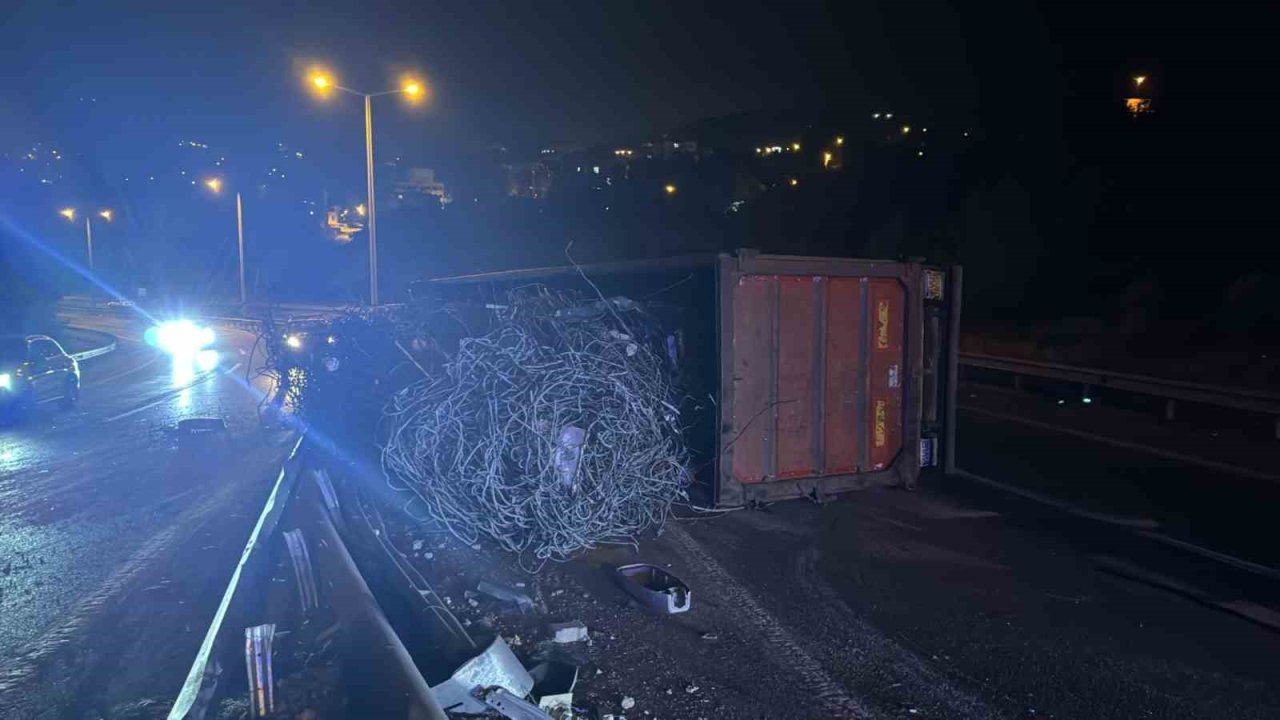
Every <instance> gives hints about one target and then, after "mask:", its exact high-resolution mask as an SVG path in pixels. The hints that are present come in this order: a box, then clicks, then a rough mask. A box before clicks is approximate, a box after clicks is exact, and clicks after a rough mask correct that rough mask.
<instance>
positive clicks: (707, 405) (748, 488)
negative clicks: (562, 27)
mask: <svg viewBox="0 0 1280 720" xmlns="http://www.w3.org/2000/svg"><path fill="white" fill-rule="evenodd" d="M587 280H589V281H590V285H589V284H588V283H587V282H586V281H587ZM530 283H541V284H545V285H548V286H552V287H558V288H574V289H578V290H585V291H587V292H592V293H594V292H595V291H596V290H597V289H598V291H599V292H600V293H602V294H604V295H605V296H615V295H622V296H626V297H629V298H631V299H633V300H636V301H638V302H640V303H642V304H643V305H644V307H645V308H646V309H647V310H648V311H649V312H650V313H651V314H652V315H654V317H655V319H657V320H658V321H659V323H660V324H661V326H662V327H663V329H664V331H666V332H668V333H670V334H669V336H668V338H667V345H668V348H669V354H670V355H671V357H672V360H673V363H674V364H675V365H676V366H677V367H678V372H679V374H680V379H681V384H682V387H683V388H684V390H685V392H686V395H687V400H686V403H685V406H684V407H682V408H681V417H682V421H683V423H684V425H685V428H686V429H685V435H686V440H687V442H688V444H689V446H690V448H691V450H692V452H693V455H694V458H695V467H697V468H699V471H698V473H697V478H696V480H695V488H694V489H695V492H696V491H698V490H699V489H700V490H701V491H702V493H701V494H704V495H706V497H704V498H702V499H704V500H706V501H710V502H714V503H715V504H716V505H717V506H720V507H731V506H738V505H743V504H748V503H759V502H771V501H774V500H782V499H787V498H794V497H813V498H819V499H820V498H823V497H825V496H828V495H831V494H834V493H839V492H843V491H845V490H852V489H856V488H861V487H867V486H872V485H904V486H910V485H912V484H913V483H915V481H916V479H917V478H918V477H919V474H920V472H921V470H922V469H923V468H927V467H931V466H935V465H939V464H942V463H943V462H944V461H945V459H946V458H949V457H952V455H953V453H954V432H953V429H954V408H955V400H954V393H955V368H956V364H955V363H956V357H957V342H958V329H959V314H960V288H961V273H960V269H959V268H942V267H935V266H931V265H928V264H925V263H921V262H915V261H910V262H894V261H880V260H863V259H846V258H822V257H797V256H788V255H763V254H759V253H756V252H753V251H747V250H740V251H738V252H737V253H734V254H719V255H707V256H690V257H678V258H666V259H661V260H645V261H632V262H622V263H610V264H597V265H580V266H566V267H551V268H533V269H524V270H513V271H507V272H498V273H485V274H479V275H467V276H459V277H449V278H438V279H433V280H427V281H421V282H418V283H415V285H414V286H413V294H414V297H415V299H418V300H424V299H428V298H430V299H432V300H446V301H458V300H465V299H470V300H472V301H482V300H483V301H484V302H495V301H496V299H497V298H499V297H500V296H501V292H502V291H503V290H505V289H510V288H513V287H517V286H521V285H527V284H530ZM592 285H594V287H592Z"/></svg>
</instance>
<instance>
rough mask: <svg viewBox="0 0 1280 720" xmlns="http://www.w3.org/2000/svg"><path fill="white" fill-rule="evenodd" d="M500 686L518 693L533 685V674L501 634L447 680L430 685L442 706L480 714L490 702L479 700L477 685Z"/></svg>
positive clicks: (522, 694) (518, 695) (519, 694)
mask: <svg viewBox="0 0 1280 720" xmlns="http://www.w3.org/2000/svg"><path fill="white" fill-rule="evenodd" d="M492 687H500V688H505V689H506V690H508V691H510V692H511V694H512V695H514V696H516V697H524V696H525V695H528V694H529V691H530V690H532V689H533V678H532V677H530V676H529V672H528V671H527V670H525V669H524V666H523V665H521V664H520V660H519V659H518V658H516V656H515V653H513V652H511V648H509V647H507V643H506V641H504V640H503V639H502V638H501V637H500V636H499V637H495V638H494V639H493V642H492V643H490V644H489V647H487V648H485V650H484V652H482V653H480V654H479V655H476V656H475V657H473V658H471V659H470V660H468V661H466V662H465V663H463V664H462V665H461V666H460V667H459V668H458V669H457V670H455V671H454V672H453V674H452V675H451V676H449V679H448V680H445V681H444V682H442V683H440V684H439V685H436V686H434V687H432V688H431V692H432V693H434V694H435V696H436V699H437V700H438V701H439V702H440V706H441V707H443V708H444V709H445V710H448V711H450V712H457V713H473V714H481V713H484V712H486V711H487V710H488V705H486V704H485V703H483V702H482V701H481V700H479V699H478V698H477V697H476V695H475V691H476V689H477V688H492Z"/></svg>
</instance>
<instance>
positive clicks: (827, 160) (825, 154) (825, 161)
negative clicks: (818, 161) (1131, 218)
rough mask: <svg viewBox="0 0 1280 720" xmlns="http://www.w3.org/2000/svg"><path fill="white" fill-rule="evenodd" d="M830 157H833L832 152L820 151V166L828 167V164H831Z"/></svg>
mask: <svg viewBox="0 0 1280 720" xmlns="http://www.w3.org/2000/svg"><path fill="white" fill-rule="evenodd" d="M832 157H833V156H832V154H831V153H830V152H828V151H824V152H823V153H822V167H829V166H830V165H831V158H832Z"/></svg>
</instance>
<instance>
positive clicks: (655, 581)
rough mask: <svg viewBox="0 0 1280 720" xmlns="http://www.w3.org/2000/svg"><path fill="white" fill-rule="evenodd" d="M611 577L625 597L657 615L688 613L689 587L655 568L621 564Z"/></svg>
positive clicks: (642, 564) (654, 566)
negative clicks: (637, 601) (627, 595)
mask: <svg viewBox="0 0 1280 720" xmlns="http://www.w3.org/2000/svg"><path fill="white" fill-rule="evenodd" d="M614 578H615V579H616V580H617V581H618V584H619V585H620V586H622V589H623V590H625V591H627V594H629V595H631V596H632V597H634V598H635V599H637V600H639V601H640V602H642V603H644V605H645V606H646V607H648V608H650V609H652V610H656V611H657V612H660V613H665V614H668V615H672V614H675V613H682V612H688V610H689V607H690V604H691V603H692V601H693V592H692V591H691V590H689V586H688V585H686V584H684V582H683V581H682V580H681V579H680V578H678V577H676V576H675V575H672V574H671V573H669V572H667V571H666V570H663V569H662V568H660V567H658V566H657V565H650V564H648V563H636V564H634V565H623V566H621V567H619V568H617V569H615V570H614Z"/></svg>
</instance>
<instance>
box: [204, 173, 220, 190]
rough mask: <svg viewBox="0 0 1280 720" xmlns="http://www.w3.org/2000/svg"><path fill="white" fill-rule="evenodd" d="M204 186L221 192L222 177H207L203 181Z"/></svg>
mask: <svg viewBox="0 0 1280 720" xmlns="http://www.w3.org/2000/svg"><path fill="white" fill-rule="evenodd" d="M204 186H205V187H207V188H209V190H211V191H212V192H214V193H220V192H222V178H216V177H215V178H209V179H208V180H205V181H204Z"/></svg>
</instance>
